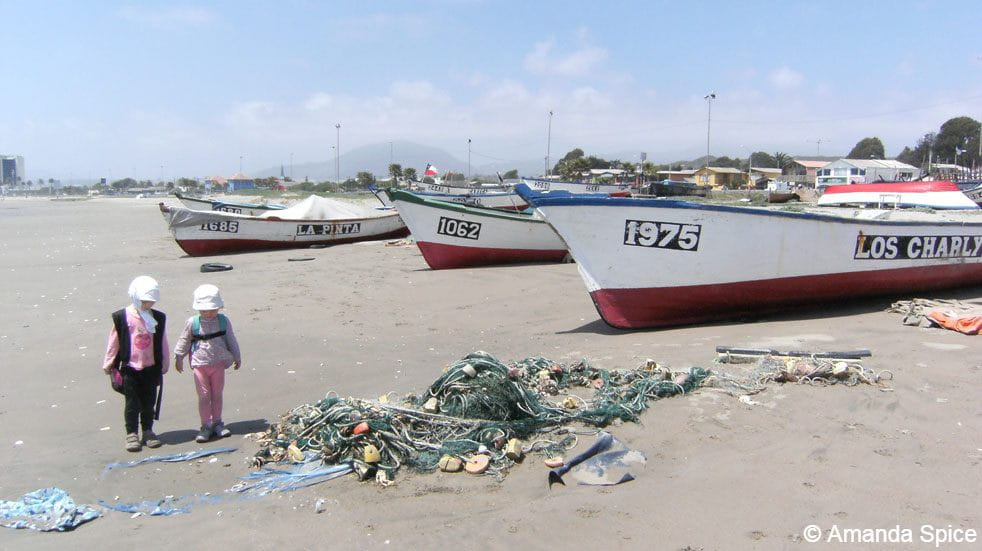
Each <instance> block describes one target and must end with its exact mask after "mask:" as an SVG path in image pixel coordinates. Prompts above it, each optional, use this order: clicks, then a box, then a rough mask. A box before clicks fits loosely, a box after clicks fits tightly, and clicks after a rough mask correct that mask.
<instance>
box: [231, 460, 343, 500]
mask: <svg viewBox="0 0 982 551" xmlns="http://www.w3.org/2000/svg"><path fill="white" fill-rule="evenodd" d="M353 470H354V469H353V467H352V465H351V464H350V463H341V464H340V465H332V466H327V465H323V464H321V463H320V462H316V461H312V462H309V463H301V464H298V465H295V466H292V467H290V468H287V469H260V470H258V471H255V472H252V473H249V474H247V475H246V476H243V477H241V478H240V480H244V481H245V482H240V483H238V484H236V485H235V486H233V487H232V488H231V489H230V490H229V491H231V492H238V493H240V494H249V495H255V496H264V495H266V494H269V493H272V492H290V491H293V490H296V489H298V488H305V487H307V486H313V485H314V484H319V483H321V482H326V481H328V480H331V479H334V478H337V477H339V476H343V475H346V474H348V473H350V472H352V471H353Z"/></svg>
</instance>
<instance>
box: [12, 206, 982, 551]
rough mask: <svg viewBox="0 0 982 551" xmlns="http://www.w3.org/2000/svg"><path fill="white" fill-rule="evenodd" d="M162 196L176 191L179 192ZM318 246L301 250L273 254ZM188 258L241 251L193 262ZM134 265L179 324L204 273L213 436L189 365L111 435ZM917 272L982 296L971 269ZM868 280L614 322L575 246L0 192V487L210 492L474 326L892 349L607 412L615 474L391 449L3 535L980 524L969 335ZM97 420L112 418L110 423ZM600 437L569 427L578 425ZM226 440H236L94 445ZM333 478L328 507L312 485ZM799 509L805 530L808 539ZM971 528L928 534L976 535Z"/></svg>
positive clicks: (418, 543) (439, 533)
mask: <svg viewBox="0 0 982 551" xmlns="http://www.w3.org/2000/svg"><path fill="white" fill-rule="evenodd" d="M166 202H167V203H168V204H174V205H177V202H176V201H175V200H173V199H167V200H166ZM298 257H302V258H312V260H305V261H291V260H290V259H296V258H298ZM203 262H224V263H229V264H231V265H232V266H233V267H234V269H233V270H231V271H228V272H220V273H201V272H200V271H199V267H200V265H201V264H202V263H203ZM141 274H147V275H151V276H153V277H154V278H156V279H157V280H158V281H159V282H160V286H161V301H160V302H159V303H158V305H157V307H158V308H159V309H160V310H162V311H164V312H165V313H166V314H167V315H168V336H169V338H170V342H171V343H172V345H173V343H174V342H175V341H176V340H177V336H178V333H179V331H180V328H181V327H182V325H183V322H184V320H186V319H187V318H188V317H189V316H190V315H192V314H193V311H192V310H191V293H192V290H193V289H194V288H195V287H197V286H198V285H200V284H202V283H213V284H215V285H217V286H219V287H220V288H221V291H222V295H223V296H224V299H225V303H226V305H227V308H226V313H227V315H228V316H229V318H230V319H231V320H232V323H233V324H234V326H235V332H236V334H237V336H238V339H239V343H240V345H241V348H242V351H243V368H242V369H241V370H240V371H238V372H231V371H230V372H229V373H228V377H227V379H226V389H225V421H226V423H227V424H228V426H229V428H231V429H232V431H233V436H232V437H231V438H229V439H224V440H220V441H212V442H210V443H208V444H203V445H202V444H197V443H196V442H194V435H195V434H196V431H197V428H198V424H199V423H198V416H197V405H196V404H197V398H196V395H195V391H194V385H193V380H192V377H191V375H190V374H189V373H188V372H185V373H184V374H178V373H176V372H175V371H174V370H173V369H172V370H171V372H170V373H168V374H167V375H166V376H165V391H164V403H163V408H162V409H163V411H162V414H161V419H160V420H159V421H158V422H157V423H156V425H155V429H156V431H157V434H158V435H159V436H160V437H161V439H162V440H163V441H164V446H163V447H162V448H160V449H158V450H146V449H144V451H142V452H140V453H139V454H132V453H127V452H126V451H124V449H123V439H124V431H123V428H122V421H123V418H122V417H123V416H122V398H121V397H120V396H119V395H117V394H115V393H114V392H112V391H111V389H110V388H109V384H108V381H107V378H106V376H105V375H103V374H102V372H101V370H100V366H101V362H102V359H103V355H104V352H105V345H106V337H107V334H108V332H109V329H110V324H111V322H110V317H109V315H110V313H111V312H112V311H113V310H116V309H118V308H121V307H122V306H124V305H125V304H126V303H127V296H126V287H127V285H128V283H129V282H130V280H131V279H132V278H133V277H135V276H137V275H141ZM920 296H922V297H924V298H939V299H942V298H943V299H959V300H970V299H979V298H982V288H971V289H962V290H958V291H944V292H937V293H933V294H931V295H929V296H925V295H920ZM903 298H913V297H885V298H879V299H872V300H867V301H858V302H857V301H852V302H850V303H849V304H847V305H830V306H827V307H820V308H813V309H807V310H796V311H790V312H787V313H784V314H781V315H775V316H771V317H767V318H762V319H758V320H748V321H745V322H733V323H722V324H714V325H702V326H695V327H685V328H676V329H665V330H657V331H655V330H652V331H634V332H628V331H620V330H615V329H611V328H610V327H608V326H607V325H605V324H604V323H603V322H602V321H601V320H600V318H599V316H598V314H597V312H596V310H595V309H594V307H593V304H592V302H591V300H590V297H589V295H588V294H587V292H586V289H585V287H584V284H583V282H582V280H581V279H580V276H579V274H578V273H577V270H576V266H575V265H574V264H551V265H521V266H509V267H487V268H480V269H461V270H443V271H433V270H430V269H429V268H428V267H427V266H426V264H425V262H424V261H423V258H422V257H421V255H420V253H419V250H418V249H417V248H416V246H415V245H412V244H401V245H394V246H393V245H387V244H386V242H382V241H377V242H367V243H356V244H349V245H340V246H335V247H328V248H324V249H306V250H288V251H276V252H262V253H248V254H238V255H228V256H218V257H207V258H191V257H188V256H186V255H185V254H184V253H183V251H181V250H180V248H179V247H178V246H177V244H176V243H175V242H174V240H173V238H172V237H171V235H170V233H169V232H168V230H167V227H166V225H165V223H164V221H163V219H162V217H161V215H160V213H159V211H158V209H157V200H154V199H101V198H100V199H92V200H88V201H78V202H68V201H50V200H43V199H7V200H5V201H3V202H0V302H2V304H3V305H4V315H3V316H2V318H0V351H2V353H3V354H2V357H3V362H2V365H3V374H4V381H3V384H2V386H0V426H2V427H3V428H2V438H0V464H2V466H3V469H2V473H0V499H4V500H14V499H19V498H20V496H21V495H22V494H24V493H26V492H30V491H33V490H36V489H39V488H46V487H52V486H56V487H59V488H63V489H65V490H66V491H68V493H69V494H70V495H71V496H72V498H73V499H74V500H75V501H76V502H78V503H85V504H96V503H97V502H98V501H99V500H105V501H114V500H116V501H119V502H139V501H143V500H151V499H162V498H163V497H164V496H168V495H175V496H182V495H191V494H203V493H206V492H209V493H211V494H212V495H224V493H225V490H226V489H228V488H230V487H231V486H232V485H234V484H235V483H236V482H237V481H238V477H240V476H243V475H245V474H247V473H248V472H250V471H251V470H253V469H252V468H251V467H250V466H249V464H248V459H249V458H251V457H252V456H253V454H255V452H256V451H257V450H258V445H257V443H256V441H255V440H254V439H251V438H244V437H243V435H244V434H247V433H254V432H257V431H262V430H265V429H266V428H267V427H268V425H269V423H275V422H277V421H278V420H279V418H280V416H281V415H283V414H284V413H286V412H288V411H289V410H291V409H292V408H294V407H296V406H298V405H300V404H305V403H313V402H316V401H317V400H319V399H321V398H323V397H324V395H325V394H326V393H327V392H328V391H334V392H337V393H338V394H340V395H341V396H355V397H363V398H375V397H377V396H379V395H381V394H385V393H387V392H390V391H391V392H394V393H395V394H396V395H399V396H402V395H405V394H406V393H409V392H420V391H422V390H423V389H425V388H426V387H427V386H429V385H430V383H432V382H433V381H434V380H435V379H436V378H437V377H439V375H440V373H441V370H442V369H443V368H444V367H445V366H446V365H448V364H450V363H452V362H454V361H455V360H458V359H460V358H461V357H463V356H465V355H466V354H468V353H470V352H474V351H477V350H484V351H487V352H489V353H491V354H492V355H494V356H496V357H497V358H499V359H500V360H502V361H504V362H512V361H517V360H521V359H524V358H526V357H531V356H544V357H547V358H550V359H553V360H557V361H561V362H575V361H577V360H580V359H586V360H588V361H589V362H590V363H591V364H592V365H594V366H597V367H602V368H605V369H623V368H635V367H638V366H639V365H641V364H642V363H643V362H644V361H645V359H646V358H652V359H655V360H656V361H657V362H659V363H663V364H667V365H668V366H670V367H671V368H673V369H676V370H681V369H685V368H688V367H691V366H700V367H706V368H713V367H714V365H713V361H714V359H715V357H716V353H715V347H716V346H717V345H728V346H744V347H766V348H774V349H781V350H808V351H816V352H820V351H834V350H851V349H860V348H865V349H869V350H870V351H871V352H872V356H871V357H870V358H867V359H866V360H865V361H864V363H865V364H866V365H867V366H869V367H871V368H873V369H876V370H877V371H879V370H883V369H889V370H890V371H891V372H893V374H894V379H893V380H892V381H890V382H888V383H887V387H888V388H889V390H884V389H882V388H880V387H877V386H870V385H859V386H855V387H845V386H841V385H837V386H832V387H815V386H807V385H793V384H786V385H773V386H772V387H770V388H768V389H767V390H766V391H765V392H763V393H761V394H758V395H756V396H754V398H753V401H755V402H757V403H756V404H752V405H750V404H746V403H743V402H740V401H739V400H738V399H737V398H736V397H733V396H730V395H727V394H725V393H721V392H715V391H711V390H699V391H697V392H695V393H693V394H690V395H686V396H682V397H676V398H669V399H664V400H661V401H658V402H655V403H652V405H651V408H650V409H649V410H648V411H647V412H646V413H645V414H644V415H643V417H642V423H640V424H635V423H624V424H622V425H619V426H614V427H611V429H610V430H611V432H613V433H614V434H615V435H616V436H617V437H618V438H619V439H621V440H622V441H623V442H624V443H625V444H627V445H628V446H630V447H631V448H633V449H636V450H639V451H641V452H643V453H644V454H645V455H646V456H647V460H648V461H647V467H646V468H645V469H644V470H643V471H640V472H639V473H637V475H636V476H637V479H636V480H634V481H632V482H628V483H625V484H621V485H617V486H609V487H601V486H577V485H572V484H570V485H567V486H553V487H552V488H550V487H549V486H548V484H547V469H546V468H545V467H544V466H543V465H542V462H541V458H539V457H537V456H530V457H529V458H528V459H527V460H526V461H525V462H524V463H523V464H520V465H517V466H516V467H515V468H513V469H512V470H511V471H510V472H509V473H508V475H507V476H506V477H505V478H504V479H503V480H502V481H498V480H496V479H494V478H492V477H487V476H473V475H467V474H463V473H459V474H448V473H440V472H437V473H432V474H417V473H412V472H410V471H409V470H408V469H403V470H401V471H400V472H399V473H398V474H397V477H396V484H395V485H394V486H391V487H388V488H381V487H379V486H378V485H376V484H374V483H367V482H359V481H358V480H357V479H356V478H355V477H354V476H346V477H343V478H340V479H337V480H333V481H329V482H325V483H323V484H319V485H316V486H312V487H309V488H305V489H301V490H297V491H294V492H290V493H279V494H271V495H269V496H266V497H264V498H261V499H253V500H248V501H242V500H234V499H229V500H223V501H221V502H220V503H218V504H215V505H202V506H197V507H195V508H193V509H192V510H191V511H190V512H189V513H187V514H182V515H174V516H162V517H149V516H139V517H136V518H132V517H131V515H130V514H127V513H121V512H115V511H105V512H104V515H103V516H102V517H101V518H99V519H96V520H94V521H91V522H89V523H87V524H84V525H82V526H81V527H79V528H78V529H76V530H75V531H73V532H68V533H60V534H59V533H40V532H35V531H32V530H12V529H2V530H0V548H5V549H27V548H30V549H35V550H44V549H65V548H67V547H69V546H71V548H76V549H97V548H107V547H108V548H124V547H125V548H134V549H135V548H152V549H179V548H183V549H199V548H205V547H217V548H222V547H226V548H230V549H231V548H245V549H269V548H274V547H276V548H281V549H291V550H300V549H329V548H342V547H343V548H352V549H378V548H402V549H435V548H456V549H554V550H565V549H596V548H609V549H671V550H675V549H706V550H709V549H811V548H815V549H824V548H838V549H852V548H861V547H863V546H860V545H852V544H845V543H838V542H835V541H831V542H829V541H826V539H825V538H826V537H827V534H828V533H829V531H830V530H836V529H838V530H843V529H847V528H849V529H876V528H887V529H889V528H894V527H895V526H899V527H901V528H904V529H910V530H912V532H913V538H914V542H913V543H911V544H906V545H899V546H898V545H889V544H880V545H866V546H865V548H870V549H896V548H904V549H908V548H910V549H919V548H925V549H928V548H934V547H935V546H934V544H933V543H931V542H926V541H924V540H923V539H922V538H923V536H922V529H924V528H923V527H925V526H929V527H931V528H932V529H938V530H949V529H950V530H965V529H971V530H975V531H976V533H979V532H982V515H980V510H982V508H980V504H982V399H980V395H982V394H980V388H982V337H978V336H966V335H962V334H959V333H956V332H953V331H947V330H943V329H927V328H919V327H910V326H904V325H902V324H901V319H900V318H901V316H900V315H898V314H895V313H889V312H887V311H886V309H887V308H888V307H889V306H890V304H891V303H892V302H893V301H895V300H898V299H903ZM107 427H108V428H107ZM591 442H592V438H589V437H583V438H581V440H580V444H579V446H578V448H577V449H580V448H584V447H586V446H588V445H589V444H590V443H591ZM223 446H234V447H236V448H237V450H236V451H235V452H233V453H230V454H223V455H217V456H215V457H217V461H210V458H206V459H203V460H200V461H192V462H184V463H150V464H147V465H142V466H138V467H134V468H130V469H117V470H114V471H112V472H110V473H106V474H104V473H103V471H104V468H105V466H106V465H107V464H110V463H114V462H120V461H129V460H133V459H138V458H140V457H145V456H148V455H153V454H164V453H179V452H188V451H193V450H198V449H202V448H217V447H223ZM318 499H324V500H325V502H324V503H325V510H324V511H323V512H321V513H316V512H315V511H314V503H315V502H316V501H317V500H318ZM809 525H816V526H818V527H819V528H820V529H822V530H823V539H822V540H821V541H822V543H817V544H811V543H808V542H806V541H805V540H804V539H803V537H802V536H803V530H804V529H805V527H807V526H809ZM978 545H979V544H978V543H975V544H966V543H962V544H942V545H941V548H945V549H948V548H950V549H972V548H975V549H977V548H978V547H977V546H978Z"/></svg>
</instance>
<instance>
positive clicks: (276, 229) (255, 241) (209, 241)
mask: <svg viewBox="0 0 982 551" xmlns="http://www.w3.org/2000/svg"><path fill="white" fill-rule="evenodd" d="M160 211H161V213H163V215H164V219H165V220H166V221H167V224H168V226H169V228H170V230H171V232H172V233H173V234H174V239H175V240H176V241H177V244H178V245H179V246H180V247H181V249H183V250H184V252H186V253H187V254H189V255H191V256H207V255H216V254H225V253H234V252H247V251H260V250H269V249H293V248H303V247H310V246H311V245H337V244H341V243H351V242H354V241H366V240H372V239H387V238H393V237H404V236H406V235H408V234H409V230H408V228H407V227H406V224H405V223H403V221H402V219H401V218H400V217H399V214H398V213H397V212H396V211H395V209H392V208H372V207H367V206H361V205H356V204H352V203H348V202H345V201H337V200H334V199H325V198H323V197H318V196H310V197H308V198H307V199H304V200H303V201H301V202H299V203H297V204H296V205H293V206H291V207H288V208H285V209H282V210H278V211H272V212H268V213H266V214H263V215H260V216H246V215H243V214H235V213H229V212H220V211H196V210H190V209H186V208H179V207H169V206H167V205H164V204H163V203H160Z"/></svg>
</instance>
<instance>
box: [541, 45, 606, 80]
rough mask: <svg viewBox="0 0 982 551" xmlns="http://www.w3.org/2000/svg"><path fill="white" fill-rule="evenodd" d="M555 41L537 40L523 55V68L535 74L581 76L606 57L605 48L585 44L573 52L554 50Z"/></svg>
mask: <svg viewBox="0 0 982 551" xmlns="http://www.w3.org/2000/svg"><path fill="white" fill-rule="evenodd" d="M555 46H556V44H555V41H552V40H549V41H545V42H537V43H536V44H535V45H533V46H532V51H531V52H529V53H528V54H526V55H525V69H526V70H528V71H529V72H530V73H532V74H536V75H558V76H583V75H587V74H589V73H590V72H591V71H592V70H593V69H594V68H595V67H597V66H598V65H600V64H601V63H603V62H604V61H605V60H606V59H607V50H605V49H603V48H599V47H596V46H589V45H585V46H583V47H581V48H579V49H577V50H575V51H573V52H570V53H567V54H565V55H564V54H562V53H558V52H554V51H553V50H554V49H555Z"/></svg>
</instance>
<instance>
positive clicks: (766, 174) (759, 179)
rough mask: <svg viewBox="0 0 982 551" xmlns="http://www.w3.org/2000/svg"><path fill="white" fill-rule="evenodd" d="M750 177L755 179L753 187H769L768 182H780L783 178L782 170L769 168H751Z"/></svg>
mask: <svg viewBox="0 0 982 551" xmlns="http://www.w3.org/2000/svg"><path fill="white" fill-rule="evenodd" d="M750 177H751V178H753V181H754V185H753V187H759V186H763V187H761V189H763V188H764V187H767V182H769V181H771V180H778V179H780V178H781V169H780V168H768V167H756V166H753V167H750Z"/></svg>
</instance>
